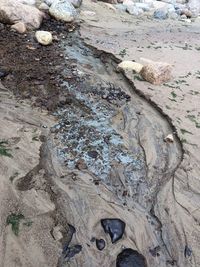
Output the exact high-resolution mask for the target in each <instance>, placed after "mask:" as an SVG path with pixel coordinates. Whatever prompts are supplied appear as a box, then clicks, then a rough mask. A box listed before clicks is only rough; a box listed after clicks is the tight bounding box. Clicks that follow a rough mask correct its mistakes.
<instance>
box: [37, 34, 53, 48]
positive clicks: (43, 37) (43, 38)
mask: <svg viewBox="0 0 200 267" xmlns="http://www.w3.org/2000/svg"><path fill="white" fill-rule="evenodd" d="M35 37H36V39H37V41H38V43H40V44H42V45H49V44H51V43H52V40H53V37H52V34H51V33H50V32H47V31H37V32H36V33H35Z"/></svg>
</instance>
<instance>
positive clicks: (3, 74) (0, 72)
mask: <svg viewBox="0 0 200 267" xmlns="http://www.w3.org/2000/svg"><path fill="white" fill-rule="evenodd" d="M7 75H8V71H6V70H3V69H0V79H2V78H4V77H6V76H7Z"/></svg>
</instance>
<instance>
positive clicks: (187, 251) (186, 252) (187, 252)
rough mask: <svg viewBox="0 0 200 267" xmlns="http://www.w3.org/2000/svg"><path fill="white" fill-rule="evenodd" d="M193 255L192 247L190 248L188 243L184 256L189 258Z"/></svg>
mask: <svg viewBox="0 0 200 267" xmlns="http://www.w3.org/2000/svg"><path fill="white" fill-rule="evenodd" d="M191 255H192V250H191V248H189V247H188V246H187V245H186V246H185V250H184V256H185V258H189V257H190V256H191Z"/></svg>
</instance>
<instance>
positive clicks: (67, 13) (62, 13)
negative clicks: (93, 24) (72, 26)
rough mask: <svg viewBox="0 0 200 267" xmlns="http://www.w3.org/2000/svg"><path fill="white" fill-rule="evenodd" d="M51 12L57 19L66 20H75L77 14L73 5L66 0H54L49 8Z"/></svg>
mask: <svg viewBox="0 0 200 267" xmlns="http://www.w3.org/2000/svg"><path fill="white" fill-rule="evenodd" d="M49 13H50V14H51V16H52V17H54V18H56V19H57V20H63V21H66V22H71V21H73V20H74V19H75V17H76V15H77V13H76V10H75V8H74V7H73V5H72V4H71V3H69V2H68V1H66V0H60V1H54V2H53V4H52V5H51V7H50V9H49Z"/></svg>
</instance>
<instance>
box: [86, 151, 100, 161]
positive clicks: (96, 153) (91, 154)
mask: <svg viewBox="0 0 200 267" xmlns="http://www.w3.org/2000/svg"><path fill="white" fill-rule="evenodd" d="M88 156H89V157H91V158H93V159H96V158H97V157H98V152H97V151H94V150H92V151H88Z"/></svg>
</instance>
